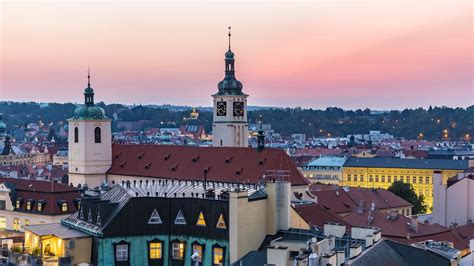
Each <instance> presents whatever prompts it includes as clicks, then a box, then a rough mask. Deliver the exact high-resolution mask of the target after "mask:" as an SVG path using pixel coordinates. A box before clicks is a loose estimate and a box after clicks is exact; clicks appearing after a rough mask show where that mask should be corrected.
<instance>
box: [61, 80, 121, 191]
mask: <svg viewBox="0 0 474 266" xmlns="http://www.w3.org/2000/svg"><path fill="white" fill-rule="evenodd" d="M68 123H69V134H68V143H69V154H68V156H69V159H68V160H69V182H70V183H72V184H73V185H74V186H77V185H79V184H80V185H82V186H83V185H86V184H87V186H88V187H96V186H100V185H101V184H102V182H103V181H104V180H105V173H106V172H107V170H109V168H110V166H111V165H112V129H111V119H109V118H108V117H107V116H106V114H105V111H104V109H103V108H101V107H100V106H97V105H96V104H95V103H94V89H93V88H92V87H91V84H90V72H88V74H87V87H86V88H85V89H84V104H83V105H81V106H78V107H77V108H76V109H75V110H74V114H73V117H72V118H70V119H68Z"/></svg>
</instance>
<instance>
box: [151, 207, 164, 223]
mask: <svg viewBox="0 0 474 266" xmlns="http://www.w3.org/2000/svg"><path fill="white" fill-rule="evenodd" d="M148 223H149V224H162V223H163V222H162V221H161V217H160V215H159V214H158V211H157V210H156V209H153V212H152V213H151V216H150V218H149V219H148Z"/></svg>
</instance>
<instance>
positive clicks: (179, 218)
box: [174, 210, 186, 224]
mask: <svg viewBox="0 0 474 266" xmlns="http://www.w3.org/2000/svg"><path fill="white" fill-rule="evenodd" d="M174 224H186V219H184V214H183V211H181V210H179V212H178V215H176V219H175V220H174Z"/></svg>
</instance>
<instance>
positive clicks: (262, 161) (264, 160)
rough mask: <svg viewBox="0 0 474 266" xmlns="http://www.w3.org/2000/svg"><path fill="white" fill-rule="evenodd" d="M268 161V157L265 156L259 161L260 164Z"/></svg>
mask: <svg viewBox="0 0 474 266" xmlns="http://www.w3.org/2000/svg"><path fill="white" fill-rule="evenodd" d="M266 161H267V157H265V158H263V159H262V160H260V161H259V162H258V163H259V164H260V165H262V164H264V163H265V162H266Z"/></svg>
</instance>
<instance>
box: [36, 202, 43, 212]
mask: <svg viewBox="0 0 474 266" xmlns="http://www.w3.org/2000/svg"><path fill="white" fill-rule="evenodd" d="M37 208H38V211H39V212H42V211H43V203H41V202H38V207H37Z"/></svg>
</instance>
